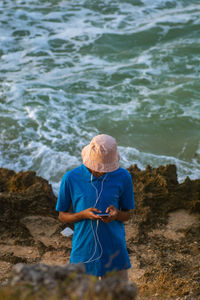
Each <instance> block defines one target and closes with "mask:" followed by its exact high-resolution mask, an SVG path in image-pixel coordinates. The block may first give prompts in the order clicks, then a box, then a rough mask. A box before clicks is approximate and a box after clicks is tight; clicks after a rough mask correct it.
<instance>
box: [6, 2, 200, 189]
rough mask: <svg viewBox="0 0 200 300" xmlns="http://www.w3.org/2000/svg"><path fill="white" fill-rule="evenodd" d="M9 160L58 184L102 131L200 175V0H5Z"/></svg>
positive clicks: (141, 155) (147, 160) (142, 162)
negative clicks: (83, 150)
mask: <svg viewBox="0 0 200 300" xmlns="http://www.w3.org/2000/svg"><path fill="white" fill-rule="evenodd" d="M0 62H1V63H0V166H1V167H6V168H11V169H14V170H16V171H19V170H28V169H29V170H34V171H36V172H37V175H40V176H43V177H44V178H46V179H47V180H49V181H50V182H51V183H52V185H53V188H54V191H55V193H57V192H58V188H59V182H60V180H61V178H62V175H63V174H64V173H65V172H66V171H67V170H70V169H71V168H74V167H76V166H78V165H79V164H80V163H81V149H82V147H83V146H84V145H86V144H88V143H89V141H90V140H91V138H92V137H93V136H94V135H96V134H100V133H107V134H110V135H112V136H114V137H115V138H116V140H117V142H118V145H119V151H120V155H121V160H120V164H121V166H122V167H128V166H130V165H131V164H134V163H137V164H138V166H139V167H140V168H142V169H143V168H145V167H146V165H147V164H150V165H151V166H153V167H157V166H159V165H166V164H169V163H173V164H176V166H177V170H178V177H179V180H180V181H182V180H184V178H185V177H186V176H189V177H190V178H191V179H194V178H199V177H200V1H199V0H196V1H195V0H98V1H93V0H90V1H89V0H79V1H77V0H73V1H72V0H37V1H31V0H15V1H14V0H2V1H1V2H0Z"/></svg>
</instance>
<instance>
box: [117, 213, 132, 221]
mask: <svg viewBox="0 0 200 300" xmlns="http://www.w3.org/2000/svg"><path fill="white" fill-rule="evenodd" d="M130 216H131V214H130V211H123V210H118V211H117V218H116V220H117V221H120V222H125V221H128V220H129V219H130Z"/></svg>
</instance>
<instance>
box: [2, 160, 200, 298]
mask: <svg viewBox="0 0 200 300" xmlns="http://www.w3.org/2000/svg"><path fill="white" fill-rule="evenodd" d="M128 170H129V172H130V173H131V176H132V179H133V185H134V192H135V202H136V209H135V211H134V212H133V214H132V217H131V220H130V221H129V222H127V223H126V224H125V226H126V239H127V246H128V251H129V255H130V258H131V261H132V269H131V271H130V280H131V281H133V282H135V283H136V285H137V286H138V290H139V293H138V299H162V300H163V299H188V300H189V299H191V300H192V299H195V300H196V299H200V284H199V282H200V179H198V180H192V181H191V180H190V179H189V178H186V179H185V181H184V182H183V183H179V182H178V181H177V174H176V167H175V166H174V165H168V166H165V167H164V166H161V167H159V168H154V169H153V168H151V167H150V166H147V168H146V170H139V169H138V167H137V166H136V165H134V166H130V168H129V169H128ZM55 204H56V197H55V195H54V194H53V191H52V188H51V185H50V184H49V183H48V182H47V181H46V180H44V179H43V178H41V177H38V176H36V174H35V173H34V172H31V171H27V172H19V173H15V172H14V171H11V170H7V169H4V168H1V169H0V282H1V285H2V286H3V287H2V288H4V286H5V285H9V284H10V282H11V280H10V278H12V276H13V274H12V267H13V265H15V264H17V263H25V264H38V263H42V264H46V265H57V266H58V265H59V266H65V265H66V263H67V262H68V260H69V255H70V250H71V237H64V236H62V235H61V234H60V232H61V231H62V229H63V228H64V227H66V224H61V223H60V222H59V221H58V219H57V213H56V212H55ZM122 293H124V292H122ZM119 299H120V298H119Z"/></svg>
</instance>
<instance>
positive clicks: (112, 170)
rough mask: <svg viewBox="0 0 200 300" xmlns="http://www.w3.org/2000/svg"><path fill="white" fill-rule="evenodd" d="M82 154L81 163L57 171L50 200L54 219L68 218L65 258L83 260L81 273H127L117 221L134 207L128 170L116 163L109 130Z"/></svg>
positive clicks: (121, 229) (121, 227)
mask: <svg viewBox="0 0 200 300" xmlns="http://www.w3.org/2000/svg"><path fill="white" fill-rule="evenodd" d="M82 159H83V164H82V165H81V166H79V167H77V168H75V169H73V170H71V171H68V172H67V173H66V174H65V175H64V176H63V178H62V182H61V185H60V191H59V196H58V200H57V205H56V210H57V211H59V220H60V221H61V222H66V223H74V234H73V240H72V251H71V256H70V263H80V262H82V263H84V265H85V268H86V273H87V274H92V275H95V276H98V277H102V276H104V275H105V274H107V273H108V272H111V271H118V272H115V274H119V275H120V276H121V277H122V278H126V279H128V271H127V270H128V269H129V268H130V267H131V264H130V260H129V256H128V252H127V248H126V242H125V230H124V224H123V222H124V221H127V220H128V219H129V218H130V210H132V209H134V207H135V206H134V195H133V183H132V179H131V176H130V174H129V172H128V171H127V170H126V169H123V168H120V167H119V159H120V156H119V153H118V150H117V143H116V140H115V139H114V138H113V137H112V136H109V135H106V134H100V135H97V136H95V137H94V138H93V139H92V140H91V142H90V144H89V145H87V146H85V147H84V148H83V149H82ZM71 206H72V211H71V210H70V208H71ZM104 214H105V215H104Z"/></svg>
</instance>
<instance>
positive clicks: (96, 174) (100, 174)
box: [88, 168, 105, 177]
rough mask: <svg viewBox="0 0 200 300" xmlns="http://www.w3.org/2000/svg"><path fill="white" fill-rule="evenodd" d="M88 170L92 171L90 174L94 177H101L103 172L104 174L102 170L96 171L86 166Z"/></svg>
mask: <svg viewBox="0 0 200 300" xmlns="http://www.w3.org/2000/svg"><path fill="white" fill-rule="evenodd" d="M88 170H89V171H90V172H91V173H92V175H94V176H95V177H101V176H102V175H103V174H105V173H104V172H97V171H94V170H91V169H89V168H88Z"/></svg>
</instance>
